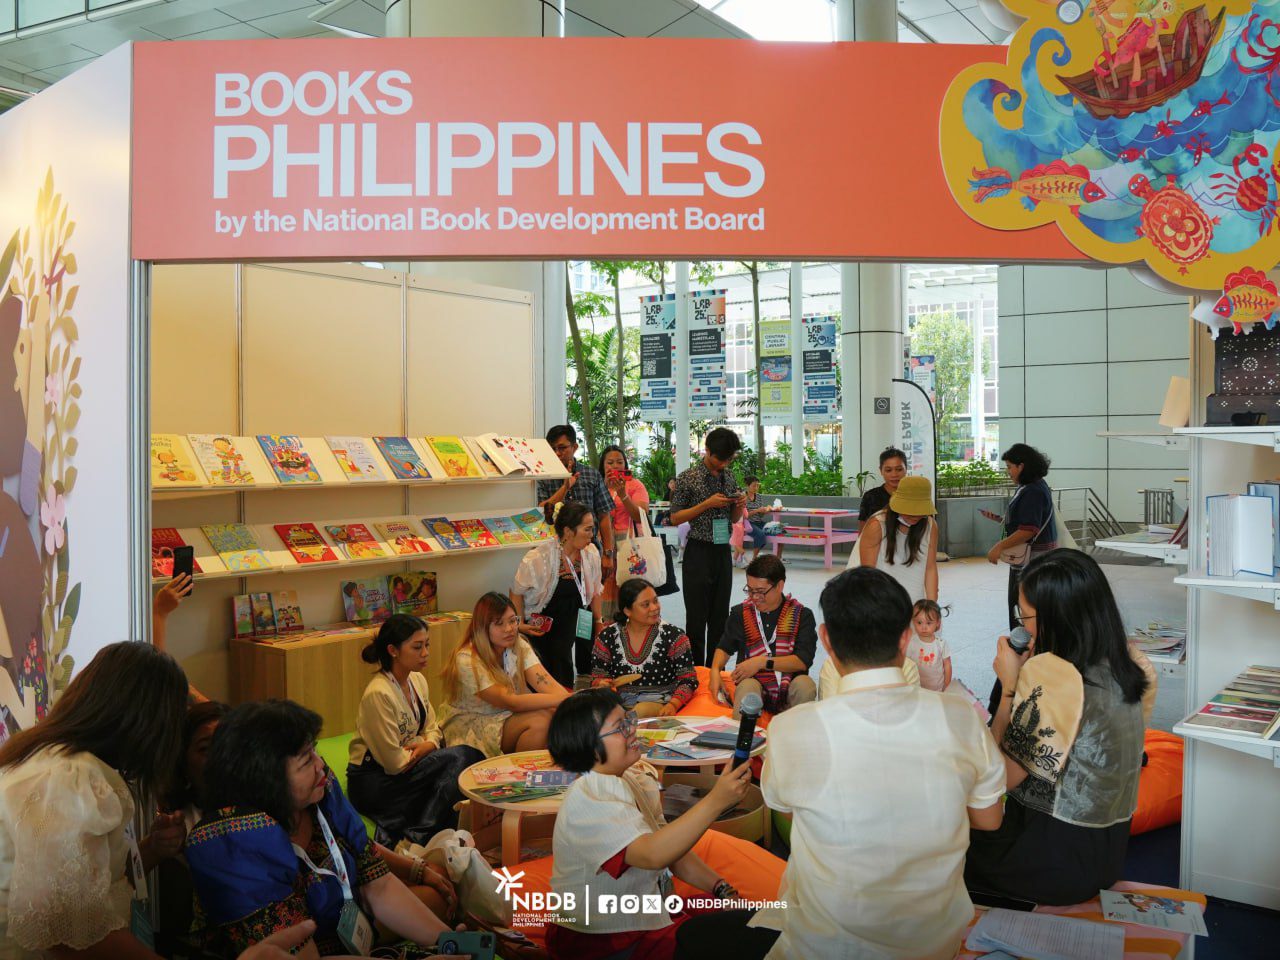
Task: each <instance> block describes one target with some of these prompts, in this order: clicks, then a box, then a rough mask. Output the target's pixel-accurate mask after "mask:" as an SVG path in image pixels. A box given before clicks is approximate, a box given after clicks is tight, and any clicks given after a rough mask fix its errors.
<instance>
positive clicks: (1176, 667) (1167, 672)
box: [1147, 653, 1187, 677]
mask: <svg viewBox="0 0 1280 960" xmlns="http://www.w3.org/2000/svg"><path fill="white" fill-rule="evenodd" d="M1147 659H1148V660H1149V661H1151V668H1152V669H1153V670H1155V672H1156V673H1158V674H1159V675H1160V676H1162V677H1180V676H1182V675H1183V674H1185V673H1186V669H1187V661H1186V660H1185V658H1184V657H1183V656H1182V655H1179V656H1177V657H1166V656H1161V655H1160V654H1158V653H1157V654H1151V653H1148V654H1147Z"/></svg>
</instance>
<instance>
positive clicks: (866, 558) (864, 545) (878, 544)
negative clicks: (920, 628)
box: [849, 477, 938, 603]
mask: <svg viewBox="0 0 1280 960" xmlns="http://www.w3.org/2000/svg"><path fill="white" fill-rule="evenodd" d="M937 512H938V508H937V507H935V506H934V505H933V485H932V484H930V483H929V478H928V477H903V478H902V480H901V481H900V482H899V483H898V489H897V490H895V491H894V493H893V496H892V497H890V498H889V506H887V507H886V508H885V509H884V510H881V511H880V512H879V513H877V514H875V516H873V517H872V518H871V519H870V520H868V521H867V523H866V524H865V525H864V526H863V527H862V532H861V533H860V534H859V535H858V558H859V560H860V561H861V563H862V566H864V567H875V568H876V569H878V570H883V571H884V572H885V573H887V574H888V575H889V576H891V577H893V579H895V580H897V581H898V583H900V584H902V586H903V588H904V589H905V590H906V591H907V595H908V596H909V597H910V598H911V602H912V603H915V602H916V601H917V600H937V599H938V525H937V524H936V523H935V522H934V520H933V518H934V515H935V514H936V513H937ZM849 566H850V567H853V566H854V563H853V558H852V557H850V558H849Z"/></svg>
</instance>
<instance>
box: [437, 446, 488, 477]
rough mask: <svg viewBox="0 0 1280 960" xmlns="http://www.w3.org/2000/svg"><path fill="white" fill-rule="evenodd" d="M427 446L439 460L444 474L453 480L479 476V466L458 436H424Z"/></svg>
mask: <svg viewBox="0 0 1280 960" xmlns="http://www.w3.org/2000/svg"><path fill="white" fill-rule="evenodd" d="M424 439H425V440H426V441H427V446H428V447H430V448H431V452H432V453H434V454H435V455H436V459H437V460H439V461H440V466H441V467H443V468H444V472H445V476H447V477H451V478H453V479H455V480H460V479H462V478H464V477H480V476H483V474H481V473H480V468H479V467H477V466H476V465H475V463H474V462H473V461H472V459H471V451H470V450H468V449H467V446H466V444H464V443H463V442H462V440H461V438H459V437H425V438H424Z"/></svg>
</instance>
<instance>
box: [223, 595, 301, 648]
mask: <svg viewBox="0 0 1280 960" xmlns="http://www.w3.org/2000/svg"><path fill="white" fill-rule="evenodd" d="M231 619H232V622H233V623H234V624H235V635H236V637H238V638H239V637H248V638H250V639H253V640H272V639H276V638H279V637H287V636H291V635H294V634H301V633H302V632H303V631H304V630H305V627H304V626H303V623H302V608H301V607H300V606H298V594H297V592H296V591H293V590H280V591H278V592H276V593H242V594H240V595H239V596H236V597H232V598H231Z"/></svg>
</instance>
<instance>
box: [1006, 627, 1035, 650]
mask: <svg viewBox="0 0 1280 960" xmlns="http://www.w3.org/2000/svg"><path fill="white" fill-rule="evenodd" d="M1009 646H1011V647H1013V649H1014V650H1017V651H1018V653H1025V652H1026V650H1027V648H1028V647H1029V646H1031V632H1030V631H1029V630H1027V628H1026V627H1024V626H1022V625H1018V626H1016V627H1014V628H1013V631H1012V632H1011V633H1010V634H1009Z"/></svg>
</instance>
